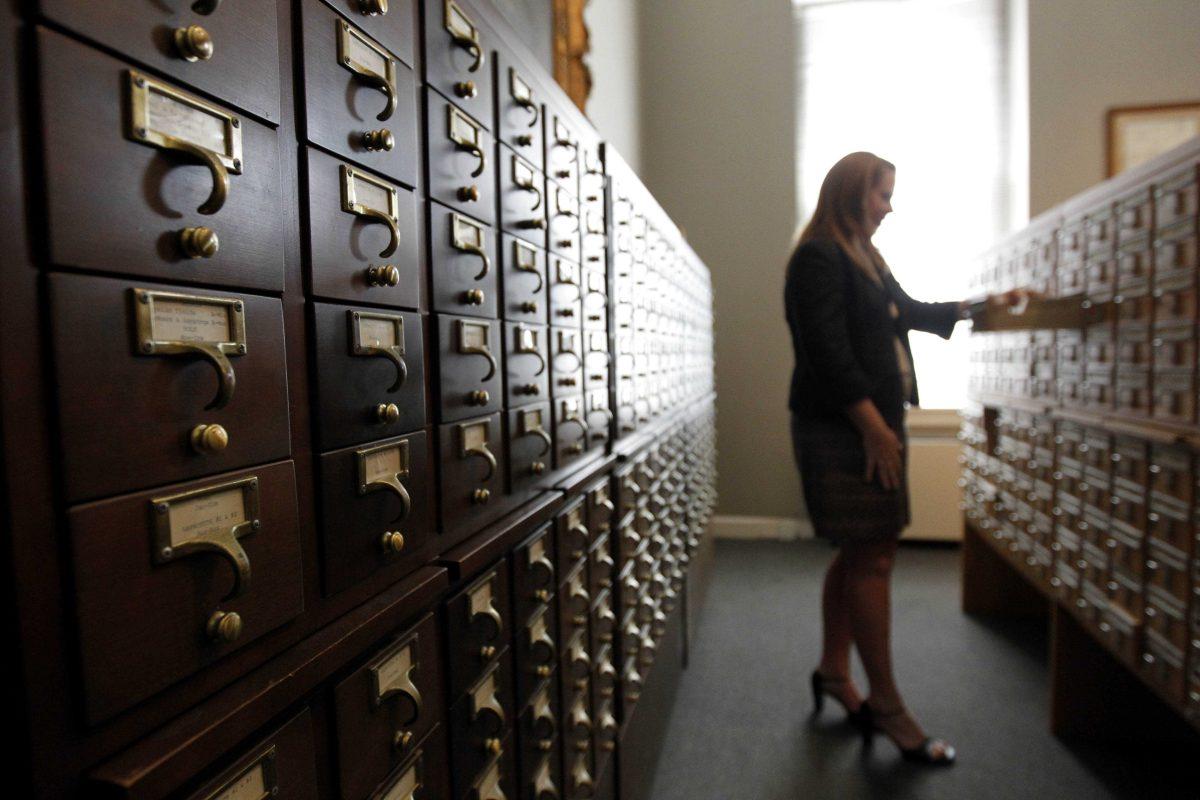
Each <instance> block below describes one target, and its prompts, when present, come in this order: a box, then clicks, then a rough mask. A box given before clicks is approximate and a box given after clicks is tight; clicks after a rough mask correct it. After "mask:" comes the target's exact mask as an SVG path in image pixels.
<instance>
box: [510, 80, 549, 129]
mask: <svg viewBox="0 0 1200 800" xmlns="http://www.w3.org/2000/svg"><path fill="white" fill-rule="evenodd" d="M508 93H509V94H510V95H512V99H513V102H515V103H516V104H517V105H519V106H521V108H525V109H528V110H529V111H531V112H533V115H532V116H531V117H530V120H529V127H531V128H533V127H536V126H537V124H538V120H540V119H541V116H542V113H541V111H540V110H539V109H538V104H537V102H536V101H535V100H534V98H533V89H532V88H530V86H529V84H527V83H526V82H525V81H523V80H521V76H520V75H518V74H517V71H516V70H515V69H513V68H512V67H509V68H508ZM529 144H533V140H532V139H530V141H529Z"/></svg>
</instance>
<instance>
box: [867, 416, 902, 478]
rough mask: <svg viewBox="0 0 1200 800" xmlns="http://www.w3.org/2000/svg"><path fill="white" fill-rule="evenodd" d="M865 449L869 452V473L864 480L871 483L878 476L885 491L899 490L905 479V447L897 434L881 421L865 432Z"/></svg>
mask: <svg viewBox="0 0 1200 800" xmlns="http://www.w3.org/2000/svg"><path fill="white" fill-rule="evenodd" d="M863 447H864V449H865V450H866V451H867V472H866V474H865V475H863V480H865V481H866V482H867V483H870V482H871V480H872V479H873V478H874V477H875V476H876V475H878V476H879V482H880V483H881V484H883V488H884V489H888V490H892V489H899V488H900V484H901V481H902V478H903V470H904V458H903V450H904V445H903V444H901V443H900V437H899V436H897V435H896V432H895V431H893V430H892V429H891V428H889V427H888V426H887V424H886V423H883V422H882V420H881V421H880V424H879V425H872V426H870V427H869V428H868V429H866V430H864V431H863Z"/></svg>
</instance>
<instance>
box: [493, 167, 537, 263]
mask: <svg viewBox="0 0 1200 800" xmlns="http://www.w3.org/2000/svg"><path fill="white" fill-rule="evenodd" d="M497 158H499V167H498V169H499V171H500V226H501V227H502V228H503V229H504V230H506V231H508V232H509V233H512V234H515V235H517V236H520V237H521V238H522V239H525V240H526V241H529V242H532V243H533V244H536V245H538V246H544V245H545V244H546V228H547V223H546V189H547V184H546V176H545V175H543V174H542V172H541V171H540V170H539V169H537V168H536V167H534V166H533V164H532V163H530V162H528V161H526V160H525V159H524V158H522V157H521V156H519V155H517V154H516V153H513V152H511V151H510V150H508V148H505V147H498V148H497Z"/></svg>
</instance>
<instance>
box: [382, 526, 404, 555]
mask: <svg viewBox="0 0 1200 800" xmlns="http://www.w3.org/2000/svg"><path fill="white" fill-rule="evenodd" d="M402 550H404V534H402V533H400V531H388V532H387V533H385V534H383V551H384V552H385V553H392V554H398V553H400V552H401V551H402Z"/></svg>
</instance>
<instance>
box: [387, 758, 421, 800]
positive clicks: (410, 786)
mask: <svg viewBox="0 0 1200 800" xmlns="http://www.w3.org/2000/svg"><path fill="white" fill-rule="evenodd" d="M423 755H424V754H423V753H422V752H421V751H419V750H418V751H417V754H416V755H415V756H414V757H413V761H412V765H411V766H410V767H409V768H408V769H406V770H404V772H402V773H401V774H400V777H399V778H397V779H396V782H395V783H393V784H392V785H391V786H389V787H388V788H387V790H386V791H385V792H384V793H383V794H382V795H380V796H379V798H378V800H415V798H416V796H417V791H418V790H419V789H420V788H421V787H422V786H424V781H423V776H422V774H421V772H422V767H423V766H424V763H425V762H424V760H423Z"/></svg>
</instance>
